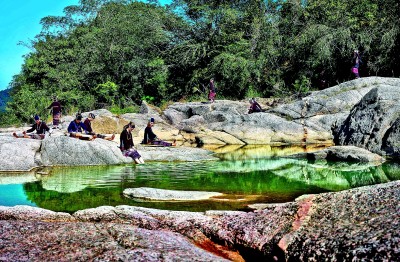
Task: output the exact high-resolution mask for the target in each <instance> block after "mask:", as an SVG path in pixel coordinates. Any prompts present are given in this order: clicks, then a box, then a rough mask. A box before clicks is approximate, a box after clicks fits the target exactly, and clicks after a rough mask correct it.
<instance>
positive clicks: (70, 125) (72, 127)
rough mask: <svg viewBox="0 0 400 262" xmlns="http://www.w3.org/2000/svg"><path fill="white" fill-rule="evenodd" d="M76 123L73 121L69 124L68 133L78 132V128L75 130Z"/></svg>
mask: <svg viewBox="0 0 400 262" xmlns="http://www.w3.org/2000/svg"><path fill="white" fill-rule="evenodd" d="M74 126H75V125H74V121H71V123H69V126H68V129H67V130H68V133H74V132H76V130H75V129H76V128H74Z"/></svg>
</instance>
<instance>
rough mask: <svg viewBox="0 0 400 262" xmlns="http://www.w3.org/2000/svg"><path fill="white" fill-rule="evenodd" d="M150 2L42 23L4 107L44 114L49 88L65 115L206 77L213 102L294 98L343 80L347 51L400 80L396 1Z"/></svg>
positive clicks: (185, 95) (177, 93) (121, 0)
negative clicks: (211, 87) (213, 90)
mask: <svg viewBox="0 0 400 262" xmlns="http://www.w3.org/2000/svg"><path fill="white" fill-rule="evenodd" d="M150 2H151V3H150ZM150 2H149V3H143V2H137V1H125V0H84V1H80V4H79V5H77V6H68V7H66V8H65V10H64V11H65V15H64V16H60V17H54V16H49V17H45V18H43V19H42V20H41V24H42V26H43V29H42V32H41V33H40V34H39V35H38V36H37V37H36V39H35V40H34V41H32V45H31V48H32V50H33V51H32V52H31V53H30V54H28V55H26V57H25V62H24V64H23V66H22V71H21V73H20V74H18V75H16V76H14V79H13V81H12V83H11V87H12V91H11V92H10V95H11V101H10V102H9V103H8V105H7V107H6V108H7V112H10V114H14V115H15V117H16V118H17V119H20V120H21V121H28V120H29V119H30V117H31V115H32V114H35V113H39V114H42V115H44V116H46V115H48V110H47V109H46V106H47V104H48V103H49V102H50V96H51V95H53V94H56V95H58V96H59V97H62V99H60V100H61V101H62V104H63V106H64V111H65V112H69V111H74V110H81V111H84V110H89V109H94V107H96V106H98V105H100V104H101V105H104V106H105V107H107V106H113V105H115V106H118V107H120V108H126V107H128V106H132V105H133V104H134V103H136V104H139V103H140V101H141V99H143V98H144V100H146V101H148V102H152V103H154V104H157V105H160V104H161V103H163V101H170V100H171V101H178V100H180V99H185V100H187V99H191V98H190V97H193V96H205V95H206V93H207V85H208V81H209V79H210V78H211V77H213V78H214V79H215V81H216V86H217V89H218V94H217V96H218V99H220V98H221V97H229V98H232V99H242V98H244V97H250V96H283V97H285V96H291V95H299V94H304V93H305V92H307V91H308V90H310V88H311V87H316V86H319V83H320V82H321V81H320V80H321V79H324V80H325V81H326V83H327V85H333V84H336V83H339V82H343V81H346V80H349V79H350V78H351V74H350V70H349V69H350V68H351V66H352V63H353V62H352V52H353V50H354V49H359V50H360V51H361V54H362V60H363V62H364V63H363V64H362V65H361V67H360V72H361V76H366V75H381V76H396V77H398V76H400V65H399V63H400V62H399V61H400V59H399V54H400V29H399V28H400V13H399V12H397V11H396V10H399V8H400V3H399V2H398V1H396V0H385V1H378V0H359V1H353V0H338V1H330V0H319V1H315V0H312V1H295V0H291V1H287V0H273V1H272V0H268V1H261V0H251V1H240V0H233V1H216V0H210V1H203V0H190V1H189V0H174V1H173V3H172V5H170V6H168V7H163V6H161V5H159V2H157V1H150ZM194 90H195V92H194ZM196 90H197V91H196ZM150 98H153V99H150ZM193 99H201V97H199V98H193Z"/></svg>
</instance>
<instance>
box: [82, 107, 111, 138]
mask: <svg viewBox="0 0 400 262" xmlns="http://www.w3.org/2000/svg"><path fill="white" fill-rule="evenodd" d="M95 118H96V115H95V114H93V113H89V116H88V117H87V118H86V119H85V121H84V122H83V124H84V125H85V126H86V134H88V135H92V136H96V138H102V139H105V140H109V141H112V140H114V137H115V135H114V134H113V135H112V136H111V137H110V136H106V135H102V134H96V133H95V132H93V129H92V121H93V120H94V119H95Z"/></svg>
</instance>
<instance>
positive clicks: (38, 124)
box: [13, 115, 50, 139]
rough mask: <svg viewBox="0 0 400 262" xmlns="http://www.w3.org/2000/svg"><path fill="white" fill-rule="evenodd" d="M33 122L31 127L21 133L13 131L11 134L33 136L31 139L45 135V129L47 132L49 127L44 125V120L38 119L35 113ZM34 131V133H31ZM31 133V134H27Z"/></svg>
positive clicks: (41, 137) (21, 136) (17, 136)
mask: <svg viewBox="0 0 400 262" xmlns="http://www.w3.org/2000/svg"><path fill="white" fill-rule="evenodd" d="M34 119H35V124H33V125H32V127H31V128H30V129H28V130H26V131H24V132H22V135H18V134H17V133H13V136H14V137H16V138H33V139H43V138H44V137H45V134H46V131H47V132H49V131H50V128H49V127H48V126H47V125H46V123H45V122H44V121H41V120H40V117H39V116H38V115H35V117H34ZM34 131H36V134H34V133H32V132H34ZM27 133H32V134H27Z"/></svg>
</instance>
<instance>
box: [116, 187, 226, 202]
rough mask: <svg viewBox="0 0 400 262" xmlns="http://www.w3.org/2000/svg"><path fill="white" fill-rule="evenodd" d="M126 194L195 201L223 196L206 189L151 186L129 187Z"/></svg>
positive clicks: (149, 198) (155, 198)
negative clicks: (186, 189) (195, 189)
mask: <svg viewBox="0 0 400 262" xmlns="http://www.w3.org/2000/svg"><path fill="white" fill-rule="evenodd" d="M123 193H124V195H125V196H127V197H130V198H140V199H147V200H161V201H195V200H206V199H209V198H211V197H216V196H222V195H223V194H222V193H218V192H204V191H177V190H166V189H157V188H149V187H138V188H127V189H125V190H124V192H123Z"/></svg>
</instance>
